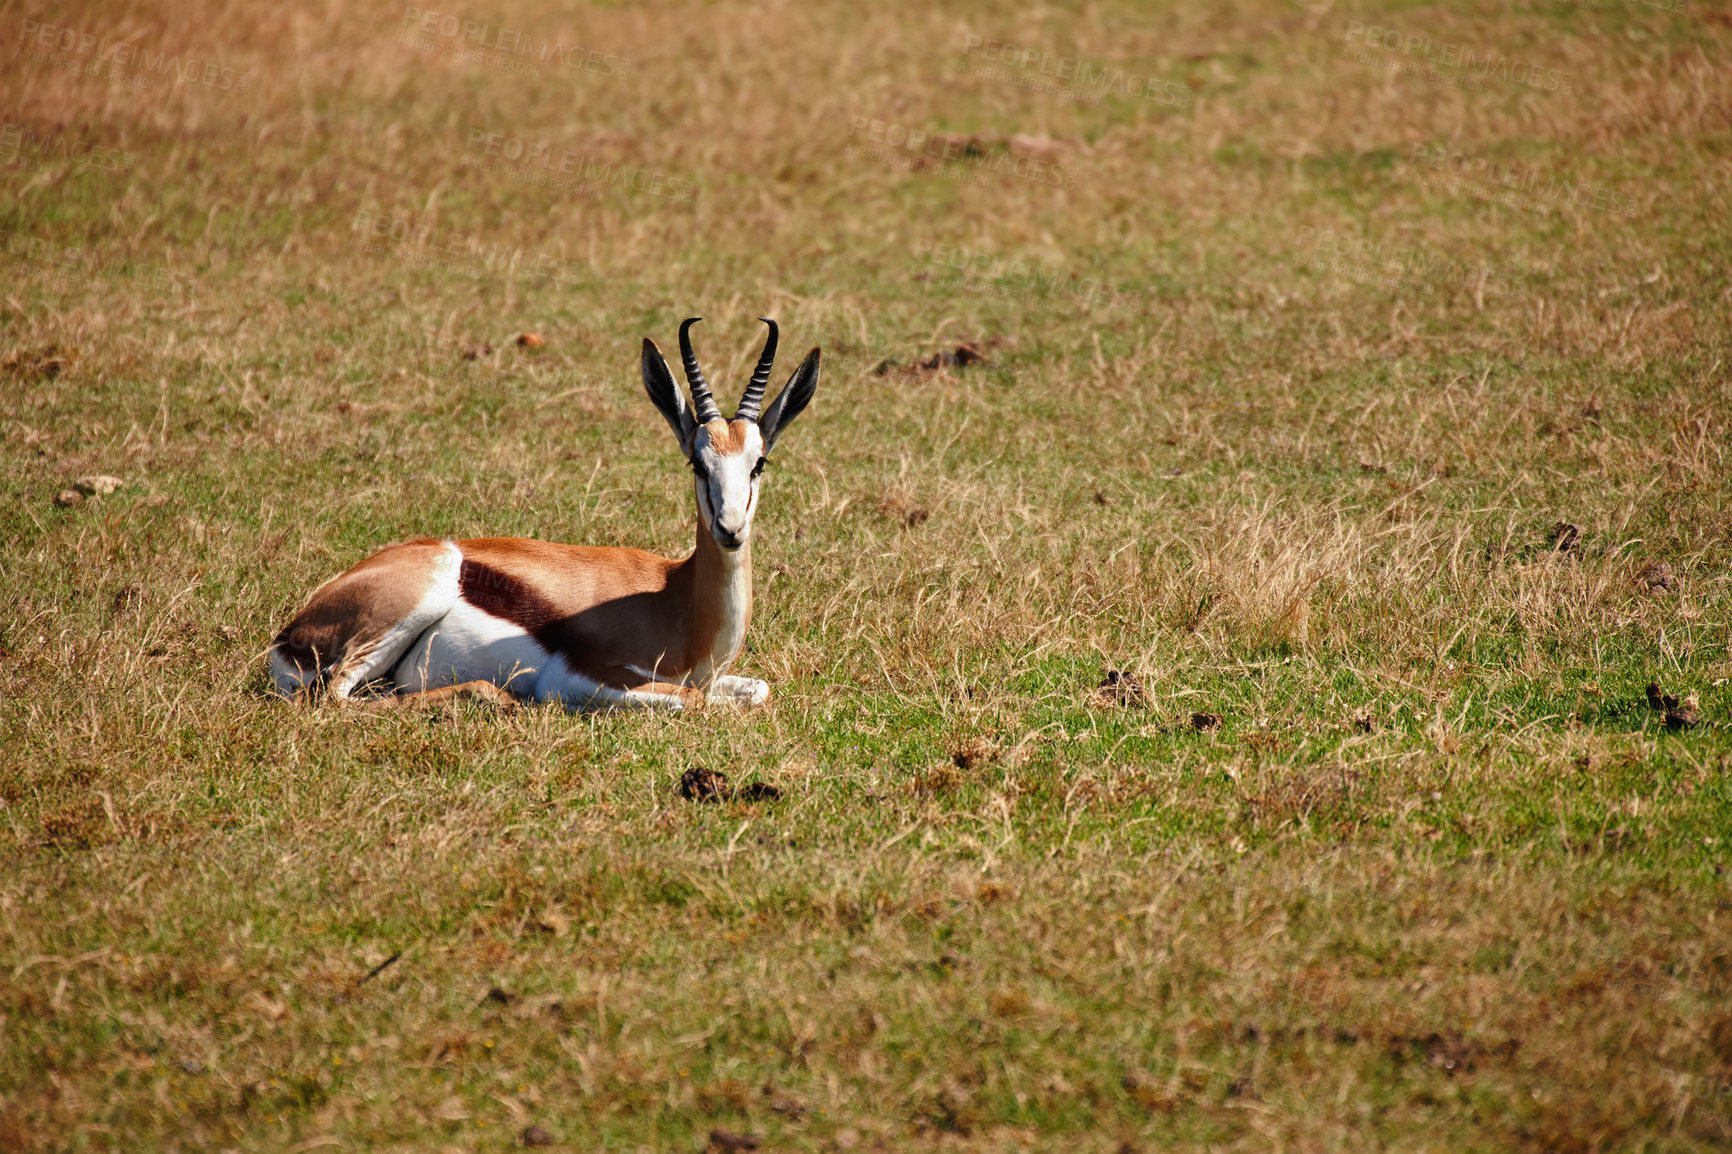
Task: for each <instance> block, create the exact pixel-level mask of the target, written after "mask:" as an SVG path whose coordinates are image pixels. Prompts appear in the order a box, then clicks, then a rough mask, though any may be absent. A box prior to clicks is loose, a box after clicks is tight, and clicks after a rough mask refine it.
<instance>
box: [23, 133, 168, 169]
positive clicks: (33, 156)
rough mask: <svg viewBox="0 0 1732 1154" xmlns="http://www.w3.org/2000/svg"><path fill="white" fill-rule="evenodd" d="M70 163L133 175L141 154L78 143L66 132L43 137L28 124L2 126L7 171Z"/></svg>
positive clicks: (83, 142)
mask: <svg viewBox="0 0 1732 1154" xmlns="http://www.w3.org/2000/svg"><path fill="white" fill-rule="evenodd" d="M55 161H68V162H70V163H71V164H72V165H73V166H74V167H75V168H94V169H99V170H101V171H102V172H131V171H132V169H133V166H134V165H135V164H137V163H138V154H137V153H136V152H129V151H127V150H126V149H124V148H114V147H112V146H111V145H106V144H92V143H91V142H90V141H88V140H75V139H71V138H69V137H68V136H67V135H66V134H64V133H54V134H52V135H46V136H45V135H41V134H39V133H37V131H36V130H35V129H33V128H31V127H30V126H29V125H25V124H14V123H12V122H11V121H7V122H6V123H5V124H0V165H3V166H5V167H7V168H25V169H39V168H41V167H42V166H43V165H44V164H50V163H53V162H55Z"/></svg>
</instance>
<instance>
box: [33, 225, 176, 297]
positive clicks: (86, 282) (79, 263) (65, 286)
mask: <svg viewBox="0 0 1732 1154" xmlns="http://www.w3.org/2000/svg"><path fill="white" fill-rule="evenodd" d="M0 254H4V255H5V256H6V257H7V258H8V260H9V261H10V262H11V263H10V267H8V268H7V270H6V275H7V277H8V278H9V279H10V280H11V281H12V282H13V283H15V284H16V283H26V282H30V281H35V282H37V283H38V284H40V285H41V286H42V287H44V288H49V289H56V290H59V291H61V292H67V291H71V290H74V289H93V288H100V287H101V286H102V285H105V284H107V283H109V282H110V281H112V280H115V279H124V280H131V281H136V282H138V283H139V284H142V285H144V286H146V287H147V288H151V289H155V290H157V291H159V292H161V293H163V294H164V295H165V296H174V297H180V298H182V299H183V300H190V299H191V298H192V292H193V286H194V285H195V284H196V283H197V281H198V278H197V277H196V276H194V275H192V274H191V273H186V272H181V271H179V270H176V269H171V268H167V267H165V266H163V265H156V264H139V263H135V262H132V261H123V260H108V261H103V260H101V259H99V258H98V257H97V256H96V254H94V253H92V252H89V251H87V250H85V249H84V248H82V247H79V246H77V245H67V244H61V243H60V242H58V241H54V240H50V239H48V238H47V237H40V236H29V235H26V234H24V233H19V232H10V231H0Z"/></svg>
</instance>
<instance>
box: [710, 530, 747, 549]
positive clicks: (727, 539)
mask: <svg viewBox="0 0 1732 1154" xmlns="http://www.w3.org/2000/svg"><path fill="white" fill-rule="evenodd" d="M715 535H716V544H718V545H720V546H721V547H722V548H724V549H738V548H739V547H740V546H741V545H744V544H745V543H746V538H745V535H744V534H743V533H734V532H730V531H729V530H727V529H724V528H722V527H721V526H720V525H717V526H716V530H715Z"/></svg>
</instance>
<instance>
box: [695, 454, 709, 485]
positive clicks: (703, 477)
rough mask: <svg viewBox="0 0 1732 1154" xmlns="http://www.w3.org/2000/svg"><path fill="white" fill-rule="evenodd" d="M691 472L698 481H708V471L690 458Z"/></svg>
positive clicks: (699, 462)
mask: <svg viewBox="0 0 1732 1154" xmlns="http://www.w3.org/2000/svg"><path fill="white" fill-rule="evenodd" d="M692 472H693V473H694V474H695V475H696V476H697V478H698V480H700V481H707V480H709V479H710V471H709V470H708V469H706V468H704V463H703V462H702V461H700V460H698V459H697V458H696V457H693V458H692Z"/></svg>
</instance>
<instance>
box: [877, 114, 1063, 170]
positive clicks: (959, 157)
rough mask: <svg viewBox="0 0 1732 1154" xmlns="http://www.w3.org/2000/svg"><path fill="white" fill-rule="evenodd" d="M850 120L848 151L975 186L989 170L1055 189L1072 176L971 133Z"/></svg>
mask: <svg viewBox="0 0 1732 1154" xmlns="http://www.w3.org/2000/svg"><path fill="white" fill-rule="evenodd" d="M852 120H853V127H852V130H851V132H850V134H849V137H850V144H849V145H848V155H850V156H857V157H860V158H862V159H865V160H875V161H878V162H879V163H881V164H888V165H890V166H892V167H894V168H905V169H908V170H909V171H910V172H930V173H933V174H935V175H937V176H941V177H944V178H945V179H947V180H956V181H960V182H962V183H964V184H976V185H981V184H985V183H986V181H985V180H984V179H983V175H982V174H984V173H988V172H990V173H993V174H994V175H998V176H1014V177H1016V178H1017V179H1019V180H1028V181H1033V182H1034V183H1036V184H1050V185H1052V186H1054V187H1055V188H1069V187H1070V186H1071V184H1072V183H1074V181H1075V179H1076V177H1075V174H1074V173H1072V172H1071V170H1070V169H1068V168H1065V167H1064V166H1063V165H1060V164H1057V163H1055V162H1054V161H1051V160H1048V159H1046V158H1044V157H1039V156H1028V155H1017V154H1015V153H1012V152H1011V151H1009V150H1008V149H1005V150H995V149H991V148H988V147H983V145H982V142H980V141H978V140H976V139H974V138H972V137H963V136H956V135H952V134H947V133H935V132H929V131H927V130H926V129H923V128H912V127H910V126H909V125H906V124H897V123H896V122H895V121H891V120H879V119H876V118H874V117H870V116H855V117H853V118H852Z"/></svg>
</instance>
